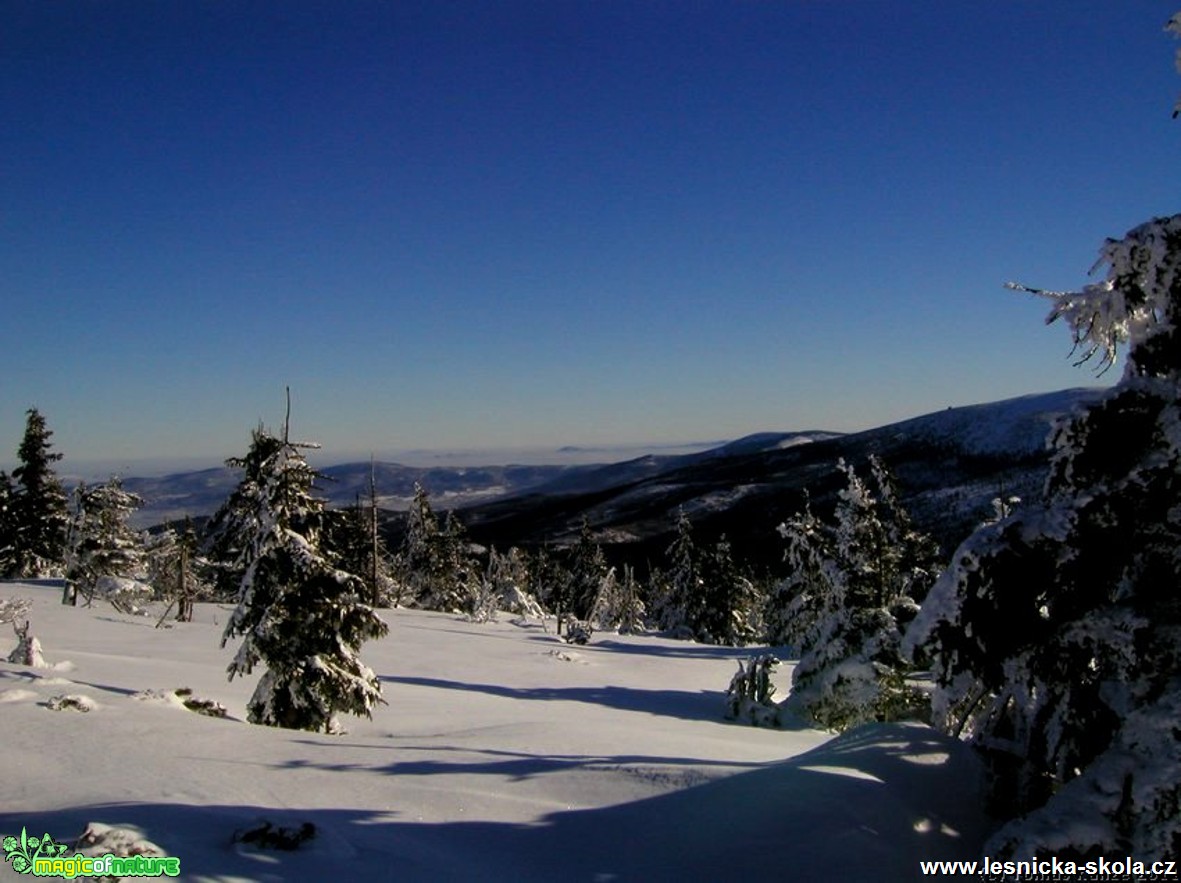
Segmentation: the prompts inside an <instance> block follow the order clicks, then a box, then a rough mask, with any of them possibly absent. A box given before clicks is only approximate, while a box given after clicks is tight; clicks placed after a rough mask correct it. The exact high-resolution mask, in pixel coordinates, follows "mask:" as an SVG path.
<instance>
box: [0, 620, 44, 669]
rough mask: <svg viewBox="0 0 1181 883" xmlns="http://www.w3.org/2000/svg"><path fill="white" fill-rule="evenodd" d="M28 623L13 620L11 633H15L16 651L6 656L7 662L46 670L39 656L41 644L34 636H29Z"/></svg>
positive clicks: (41, 657) (42, 659)
mask: <svg viewBox="0 0 1181 883" xmlns="http://www.w3.org/2000/svg"><path fill="white" fill-rule="evenodd" d="M29 625H30V623H29V621H28V620H23V619H14V620H13V621H12V628H13V631H15V632H16V637H17V645H16V649H15V650H13V651H12V652H11V653H9V654H8V661H9V662H11V663H12V664H13V665H28V666H32V667H33V668H48V667H49V666H48V664H47V663H46V662H45V657H44V656H42V655H41V642H40V641H39V640H37V636H36V635H31V634H29Z"/></svg>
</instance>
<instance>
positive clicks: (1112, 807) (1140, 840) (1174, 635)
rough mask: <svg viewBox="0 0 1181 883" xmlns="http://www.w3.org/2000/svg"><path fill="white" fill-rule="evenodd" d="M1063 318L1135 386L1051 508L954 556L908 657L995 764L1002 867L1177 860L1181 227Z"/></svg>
mask: <svg viewBox="0 0 1181 883" xmlns="http://www.w3.org/2000/svg"><path fill="white" fill-rule="evenodd" d="M1100 265H1106V266H1107V267H1108V272H1107V277H1106V279H1105V280H1104V281H1103V282H1101V283H1097V284H1091V285H1088V286H1086V287H1085V288H1084V289H1083V290H1082V291H1079V292H1069V293H1050V292H1037V293H1039V294H1043V295H1045V296H1046V297H1048V298H1050V299H1051V300H1052V301H1053V307H1052V310H1051V313H1050V316H1049V321H1054V320H1059V319H1060V320H1062V321H1063V322H1065V323H1066V324H1067V325H1068V326H1069V327H1070V329H1071V332H1072V336H1073V339H1074V344H1075V347H1076V352H1077V351H1080V350H1081V352H1082V359H1081V361H1086V360H1087V359H1089V358H1091V357H1094V356H1099V357H1100V358H1099V361H1100V364H1101V366H1102V367H1103V368H1108V367H1110V366H1111V365H1113V364H1114V362H1115V360H1116V357H1117V348H1118V347H1120V346H1121V345H1123V344H1126V345H1127V363H1126V368H1125V370H1124V373H1123V376H1122V378H1121V379H1120V381H1119V382H1118V383H1116V384H1115V385H1114V386H1113V387H1112V388H1111V389H1110V390H1109V391H1108V392H1107V394H1106V395H1105V396H1104V397H1103V398H1102V399H1101V400H1099V401H1098V402H1096V403H1094V404H1092V405H1090V406H1088V407H1086V408H1085V409H1083V410H1082V411H1080V412H1078V413H1076V414H1075V415H1073V416H1072V417H1070V418H1069V419H1067V420H1064V421H1063V422H1062V423H1060V424H1059V425H1058V426H1057V427H1056V428H1055V430H1054V431H1053V432H1052V433H1051V437H1050V443H1051V446H1052V449H1053V455H1052V461H1051V468H1050V474H1049V478H1048V479H1047V482H1046V488H1045V493H1044V499H1043V500H1041V501H1040V502H1038V503H1031V504H1029V505H1026V506H1024V507H1022V508H1019V509H1017V510H1016V511H1015V512H1013V513H1012V514H1011V515H1009V516H1008V517H1006V518H1003V519H1002V520H1000V521H998V522H996V523H992V524H987V525H985V526H984V527H982V528H981V529H979V530H978V531H976V533H974V534H973V535H972V536H971V537H970V538H969V539H968V540H966V541H965V542H964V543H963V544H962V545H961V546H960V548H959V549H958V550H957V551H956V553H955V556H954V559H953V562H952V566H951V568H950V569H949V570H948V572H947V573H946V574H945V575H944V576H943V578H942V579H940V581H939V582H938V584H937V585H936V586H935V588H934V589H933V591H932V592H931V596H930V598H929V599H928V601H927V603H926V604H925V605H924V607H923V611H922V613H921V615H920V616H919V618H918V620H916V622H915V625H914V628H913V629H912V631H911V634H910V635H908V639H907V640H908V644H910V645H914V646H922V645H925V646H926V647H927V649H928V650H929V651H930V652H932V653H933V654H934V658H935V660H936V673H937V676H938V684H939V691H938V693H937V696H936V709H935V710H936V712H937V716H938V719H939V720H940V721H941V722H942V723H943V725H944V726H945V727H946V728H947V729H948V730H949V731H951V732H953V733H957V734H961V735H963V736H965V737H967V738H970V739H971V740H972V742H973V743H974V744H975V745H976V747H977V748H979V749H980V751H981V752H983V754H984V756H985V757H986V759H987V761H988V763H989V767H990V771H991V780H992V786H993V794H994V797H995V804H996V807H997V808H998V810H1001V811H1006V812H1008V813H1010V814H1012V815H1017V816H1020V815H1024V818H1018V819H1017V820H1016V821H1013V822H1012V823H1010V824H1009V825H1007V826H1006V827H1005V828H1003V829H1002V830H1001V831H1000V832H999V833H998V834H997V835H996V836H995V838H994V839H993V840H992V842H991V843H990V844H988V845H987V846H986V851H987V852H988V853H990V854H992V855H1002V854H1004V855H1021V856H1025V855H1030V854H1033V853H1038V854H1049V853H1056V854H1059V855H1080V854H1081V855H1094V854H1108V855H1111V854H1117V853H1119V854H1131V855H1135V856H1136V857H1137V858H1139V859H1148V858H1153V859H1159V858H1173V857H1176V856H1177V855H1178V854H1181V728H1179V727H1178V725H1177V722H1178V720H1181V603H1179V601H1178V589H1179V587H1181V215H1175V216H1173V217H1170V218H1160V219H1156V220H1153V221H1151V222H1149V223H1146V224H1143V225H1142V226H1140V227H1137V228H1135V229H1134V230H1132V231H1131V232H1129V233H1128V234H1127V236H1126V237H1125V238H1123V239H1121V240H1118V241H1116V240H1109V241H1108V242H1107V243H1106V244H1105V245H1104V247H1103V249H1102V251H1101V258H1100V262H1099V264H1097V266H1100Z"/></svg>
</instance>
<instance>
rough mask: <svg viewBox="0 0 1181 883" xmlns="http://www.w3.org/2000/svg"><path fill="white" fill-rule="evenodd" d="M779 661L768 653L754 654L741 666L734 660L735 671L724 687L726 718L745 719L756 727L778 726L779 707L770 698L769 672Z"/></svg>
mask: <svg viewBox="0 0 1181 883" xmlns="http://www.w3.org/2000/svg"><path fill="white" fill-rule="evenodd" d="M778 665H779V660H778V659H777V658H776V657H775V656H773V655H772V654H770V653H764V654H761V655H759V656H754V657H752V658H751V659H749V660H748V661H747V664H746V665H743V663H742V660H739V661H738V671H737V672H735V673H734V677H733V678H731V679H730V686H729V687H727V688H726V718H727V719H728V720H736V721H746V722H747V723H750V724H753V725H754V726H756V727H777V726H779V706H778V705H777V704H776V703H775V700H774V699H772V698H771V697H772V696H774V695H775V685H774V684H773V683H771V674H772V672H774V671H775V668H776V667H777V666H778Z"/></svg>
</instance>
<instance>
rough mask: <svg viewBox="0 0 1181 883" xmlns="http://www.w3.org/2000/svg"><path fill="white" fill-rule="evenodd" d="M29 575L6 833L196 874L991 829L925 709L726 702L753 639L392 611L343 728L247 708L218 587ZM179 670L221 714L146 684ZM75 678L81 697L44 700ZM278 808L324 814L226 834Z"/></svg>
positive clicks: (445, 865)
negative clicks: (32, 650)
mask: <svg viewBox="0 0 1181 883" xmlns="http://www.w3.org/2000/svg"><path fill="white" fill-rule="evenodd" d="M16 596H22V597H27V598H30V599H31V600H32V602H33V605H32V609H31V611H30V614H29V618H30V621H31V622H32V632H31V633H33V634H36V635H37V636H38V637H39V638H40V640H41V643H42V646H43V648H44V655H45V659H46V662H47V664H48V665H49V666H50V668H31V667H26V666H21V665H14V664H0V746H2V748H0V834H3V835H8V834H16V835H17V836H19V834H20V830H21V828H22V827H26V828H27V829H28V831H29V834H30V836H33V835H34V832H35V834H36V836H38V837H39V836H41V835H42V834H43V833H48V834H50V835H51V836H53V837H54V838H55V839H57V840H58V841H66V842H69V841H72V840H73V839H74V838H77V837H78V836H79V835H81V834H82V832H84V831H85V830H86V829H87V827H88V825H91V824H92V823H93V824H96V825H99V826H111V827H114V828H118V829H120V830H125V831H131V832H137V833H138V835H139V836H142V837H143V838H144V840H145V841H147V842H150V843H152V844H155V845H158V847H159V848H160V849H161V850H163V851H164V852H165V853H166V854H168V855H172V856H177V857H179V858H180V860H181V878H182V879H185V880H201V881H215V880H216V881H244V880H257V881H287V880H291V881H297V880H315V879H389V880H401V881H406V880H409V881H416V880H440V879H447V880H482V881H486V880H506V881H507V880H514V881H531V880H558V879H561V880H588V881H608V880H674V879H675V880H679V881H683V880H693V879H712V880H730V879H735V880H736V879H745V878H749V877H761V876H765V875H766V874H767V872H768V871H776V870H778V871H782V873H783V874H784V875H786V876H787V877H788V878H790V879H793V880H840V879H871V878H872V879H880V880H910V879H919V878H920V873H919V864H918V863H919V860H920V859H940V858H951V859H954V858H967V859H971V858H975V857H977V856H978V855H979V850H980V845H981V843H982V842H983V841H984V839H985V837H986V836H987V834H988V833H989V823H988V820H987V819H986V818H985V816H984V814H983V812H982V811H981V808H980V807H981V801H980V798H979V792H978V769H977V767H976V765H975V763H974V760H973V758H972V757H971V756H970V755H969V754H968V752H967V751H966V749H965V748H964V746H962V745H960V744H958V743H955V742H953V741H952V740H949V739H947V738H945V737H943V736H941V735H939V734H938V733H936V732H935V731H933V730H931V729H930V728H928V727H925V726H921V725H917V724H912V725H871V726H868V727H863V728H861V729H858V730H854V731H851V732H849V733H847V734H845V735H843V736H839V737H834V736H832V734H828V733H823V732H820V731H816V730H813V729H809V728H806V727H804V726H802V725H800V726H791V725H789V726H788V727H786V728H785V729H780V730H765V729H756V728H753V727H749V726H742V725H739V724H736V723H732V722H727V721H725V720H724V719H723V712H724V705H725V701H724V700H725V695H724V690H725V687H726V684H728V683H729V680H730V677H731V675H732V674H733V671H734V668H735V660H736V659H738V658H746V657H748V656H749V655H750V654H751V653H754V652H758V650H759V648H747V649H746V650H735V649H734V648H723V647H710V646H703V645H698V644H693V643H687V642H679V641H672V640H666V639H661V638H656V637H649V636H617V635H604V634H597V635H596V636H595V638H594V640H593V642H592V643H591V644H589V645H587V646H583V647H578V648H573V647H569V646H567V645H565V644H564V643H562V642H560V641H559V640H558V639H557V638H556V637H555V636H554V634H553V630H552V626H551V627H550V629H549V631H548V632H547V631H543V629H542V627H541V626H540V625H539V624H537V623H536V622H533V623H531V624H527V625H514V624H512V623H510V622H508V621H506V620H505V619H502V621H500V622H491V623H482V624H474V623H469V622H466V621H464V620H462V619H458V618H456V617H453V616H449V615H444V614H438V613H427V612H420V611H407V610H385V611H382V616H383V618H384V619H385V620H386V621H387V622H388V623H389V625H390V634H389V635H388V636H387V637H386V638H385V639H383V640H381V641H375V642H370V643H369V644H366V645H365V647H364V649H363V653H362V657H363V659H364V660H365V662H366V663H367V664H368V665H370V666H371V667H372V668H373V669H374V670H375V671H376V672H377V674H378V676H379V677H380V679H381V682H382V687H383V692H384V698H385V700H386V702H387V703H388V704H387V705H384V706H382V707H380V708H379V709H378V710H377V712H376V713H375V715H374V718H373V720H371V721H370V720H365V719H359V718H344V719H343V722H344V724H345V727H346V729H347V730H348V732H347V733H346V734H344V735H340V736H330V735H324V734H318V733H308V732H301V731H291V730H280V729H273V728H268V727H260V726H253V725H250V724H247V723H245V717H246V702H247V700H248V699H249V696H250V694H251V691H252V690H253V687H254V683H253V682H254V680H255V678H239V679H237V680H235V681H233V682H229V681H227V679H226V666H227V665H228V664H229V662H230V658H231V651H229V650H222V649H221V648H220V647H219V640H220V636H221V633H222V630H223V628H224V626H225V622H226V620H227V617H228V616H229V613H230V608H229V607H228V606H219V605H213V604H205V605H197V609H196V619H195V621H194V622H192V623H173V624H172V627H171V628H159V629H158V628H155V627H154V626H155V622H156V618H155V617H142V616H131V615H125V614H122V613H118V612H116V611H114V610H113V609H112V608H111V607H110V606H109V605H106V604H103V603H101V602H96V606H94V607H92V608H85V607H78V608H72V607H64V606H62V605H61V604H60V603H58V602H59V597H60V590H59V589H56V588H54V587H43V586H35V585H20V584H16V585H11V584H10V585H0V601H2V600H3V599H5V598H9V597H16ZM13 640H14V642H15V639H13ZM4 650H5V648H4V646H3V645H0V658H2V657H3V656H4V655H6V653H3V651H4ZM777 652H779V651H777ZM790 676H791V666H790V665H786V664H785V665H784V666H782V667H781V669H780V670H779V671H778V672H777V680H778V681H779V682H780V683H779V693H778V695H780V696H784V695H786V694H787V691H788V685H789V684H790ZM180 687H188V688H190V689H191V690H192V692H193V695H195V696H199V697H202V698H206V699H209V700H213V701H216V702H219V703H222V704H223V705H225V706H226V708H227V709H228V717H226V718H224V719H219V718H213V717H206V716H202V715H199V714H194V713H192V712H190V711H188V710H186V709H185V708H184V706H183V705H182V704H179V703H176V702H171V701H145V697H151V696H163V695H168V694H170V693H171V692H172V691H174V690H176V689H177V688H180ZM149 691H159V692H156V693H151V692H149ZM62 694H69V695H71V696H79V697H85V700H84V701H85V704H87V705H88V706H89V708H90V710H89V711H87V712H86V713H79V712H78V711H77V710H70V709H63V710H60V711H54V710H51V709H50V707H49V703H50V701H51V700H52V699H53V697H55V696H60V695H62ZM262 821H267V822H270V823H272V824H273V825H275V826H281V827H284V828H289V829H292V830H295V829H298V828H299V827H300V826H301V825H302V824H304V823H305V822H310V823H311V824H313V825H314V826H315V829H316V836H315V837H314V839H312V840H310V841H308V842H307V843H306V844H304V845H303V846H302V847H301V848H300V849H298V850H295V851H291V852H281V851H271V850H260V849H257V848H254V847H252V846H248V845H247V844H244V843H241V842H235V841H234V835H235V832H241V831H243V830H247V829H249V828H251V827H252V826H257V825H258V824H259V823H260V822H262ZM70 854H73V853H72V851H71V852H70ZM19 878H20V875H17V874H15V873H14V872H13V871H12V870H11V868H10V866H9V865H8V864H7V863H3V862H0V879H5V880H6V879H19Z"/></svg>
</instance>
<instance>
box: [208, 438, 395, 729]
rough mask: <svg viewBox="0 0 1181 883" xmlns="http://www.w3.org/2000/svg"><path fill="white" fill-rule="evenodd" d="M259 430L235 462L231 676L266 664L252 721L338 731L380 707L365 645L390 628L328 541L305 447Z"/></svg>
mask: <svg viewBox="0 0 1181 883" xmlns="http://www.w3.org/2000/svg"><path fill="white" fill-rule="evenodd" d="M283 435H284V437H283V438H276V437H275V436H273V435H271V434H270V433H268V432H266V431H264V430H262V429H259V430H256V431H255V433H254V437H253V441H252V443H251V446H250V450H249V451H248V452H247V454H246V456H245V457H243V458H241V459H233V460H230V461H228V462H229V465H230V466H234V467H237V468H240V469H242V470H243V476H242V479H241V482H240V483H239V485H238V488H237V490H236V491H235V497H236V504H235V506H234V507H233V511H234V515H233V520H234V522H235V523H236V525H237V529H238V530H239V531H240V535H239V537H238V539H237V542H236V543H233V544H231V545H234V546H236V547H238V548H240V549H241V550H242V551H241V560H240V561H238V562H237V566H236V568H235V569H236V570H238V571H239V572H241V574H242V578H241V583H240V585H239V588H238V596H237V601H238V603H237V607H236V608H235V610H234V612H233V614H232V615H231V616H230V619H229V622H228V623H227V624H226V628H225V632H224V634H223V636H222V646H223V647H224V646H225V644H226V642H228V641H229V640H231V639H233V638H239V637H240V638H242V643H241V645H240V646H239V648H238V651H237V653H236V654H235V656H234V660H233V662H232V663H230V666H229V676H230V679H231V680H232V679H233V678H234V677H236V676H238V675H247V674H250V673H251V672H252V671H253V669H254V668H255V666H257V665H260V664H261V665H264V666H266V671H265V672H264V674H263V675H262V677H261V679H260V680H259V682H258V686H257V687H256V688H255V690H254V695H253V696H252V697H251V699H250V702H249V704H248V706H247V708H248V719H249V720H250V722H251V723H258V724H266V725H268V726H279V727H287V728H290V729H302V730H323V731H325V732H335V731H337V730H338V728H339V724H338V722H337V720H336V714H337V713H338V712H347V713H350V714H357V715H364V716H366V717H369V716H371V715H372V711H373V708H374V706H375V705H376V704H377V703H378V702H381V701H382V699H381V685H380V684H379V682H378V680H377V677H376V675H375V674H374V673H373V671H372V670H371V669H369V668H368V667H367V666H366V665H364V664H363V663H362V662H361V660H360V657H359V655H358V654H359V651H360V648H361V645H362V643H364V642H365V641H367V640H369V639H371V638H380V637H382V636H383V635H385V634H386V632H387V627H386V624H385V623H384V622H382V621H381V619H380V618H379V617H378V616H377V614H376V613H375V612H374V610H373V607H372V606H371V605H369V604H368V603H366V602H365V594H366V593H365V586H364V583H363V581H362V580H361V579H360V578H359V577H358V576H356V575H354V574H351V573H348V572H346V571H343V570H340V569H339V568H338V567H336V566H335V563H334V562H333V561H331V560H330V559H329V558H328V557H326V555H325V553H324V552H323V551H322V550H321V548H320V531H321V528H322V521H323V513H324V504H323V502H322V501H320V500H319V499H317V498H316V497H315V496H313V483H314V480H315V478H316V473H315V472H314V471H313V470H312V468H311V467H310V466H309V465H308V463H307V461H306V460H305V459H304V456H303V453H302V448H305V447H308V446H307V445H301V444H295V443H292V442H289V441H288V440H287V437H286V436H287V433H286V430H284V434H283Z"/></svg>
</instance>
